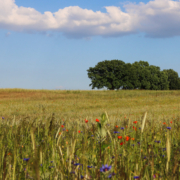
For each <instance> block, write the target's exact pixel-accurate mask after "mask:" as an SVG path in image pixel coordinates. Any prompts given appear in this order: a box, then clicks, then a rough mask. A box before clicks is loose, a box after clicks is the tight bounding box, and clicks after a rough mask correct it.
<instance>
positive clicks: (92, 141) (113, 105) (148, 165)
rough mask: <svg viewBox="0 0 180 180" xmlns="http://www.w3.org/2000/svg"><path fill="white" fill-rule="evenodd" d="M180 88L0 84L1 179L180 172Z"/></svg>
mask: <svg viewBox="0 0 180 180" xmlns="http://www.w3.org/2000/svg"><path fill="white" fill-rule="evenodd" d="M179 102H180V91H149V90H118V91H107V90H104V91H97V90H91V91H80V90H76V91H72V90H52V91H51V90H23V89H0V117H1V118H0V150H1V151H0V176H1V178H2V180H8V179H12V180H16V179H17V180H19V179H37V180H40V179H42V180H45V179H47V180H53V179H57V180H61V179H62V180H63V179H68V180H71V179H72V180H74V179H75V180H78V179H94V180H96V179H97V180H100V179H101V180H103V179H114V180H133V179H141V180H151V179H153V180H157V179H161V180H166V179H167V180H169V179H172V180H178V179H180V177H179V174H180V168H179V165H180V147H179V146H180V135H179V130H180V122H179V105H180V103H179Z"/></svg>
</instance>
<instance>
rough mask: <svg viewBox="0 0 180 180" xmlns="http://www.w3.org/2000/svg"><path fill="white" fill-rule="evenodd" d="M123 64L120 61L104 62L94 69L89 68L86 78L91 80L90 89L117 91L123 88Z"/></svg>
mask: <svg viewBox="0 0 180 180" xmlns="http://www.w3.org/2000/svg"><path fill="white" fill-rule="evenodd" d="M124 66H125V62H123V61H121V60H116V59H115V60H111V61H109V60H105V61H102V62H99V63H98V64H97V65H96V66H95V67H94V68H93V67H90V68H89V69H88V70H87V71H88V77H89V78H90V79H91V81H92V83H91V84H89V86H92V89H94V88H95V87H96V88H98V89H101V88H103V87H107V89H109V90H114V89H119V88H120V87H122V86H123V84H124V82H123V79H122V78H123V77H124Z"/></svg>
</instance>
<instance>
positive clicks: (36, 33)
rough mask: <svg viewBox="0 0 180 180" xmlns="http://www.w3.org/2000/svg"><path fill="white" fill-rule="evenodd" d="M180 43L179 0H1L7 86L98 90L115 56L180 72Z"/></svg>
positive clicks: (3, 83) (0, 41) (0, 47)
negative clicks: (98, 69) (92, 73)
mask: <svg viewBox="0 0 180 180" xmlns="http://www.w3.org/2000/svg"><path fill="white" fill-rule="evenodd" d="M179 44H180V1H179V0H176V1H175V0H153V1H147V0H142V1H140V0H131V1H123V0H98V1H97V0H91V1H89V0H68V1H65V0H63V1H62V0H51V1H50V0H38V1H37V0H0V66H1V78H0V79H1V80H0V88H23V89H49V90H56V89H61V90H91V89H92V86H89V84H91V79H89V78H88V75H87V69H89V67H95V66H96V65H97V63H98V62H100V61H104V60H113V59H118V60H122V61H124V62H125V63H134V62H135V61H140V60H142V61H147V62H148V63H149V64H150V65H155V66H159V67H160V69H161V71H162V70H163V69H173V70H174V71H176V72H177V73H178V74H180V50H179ZM104 89H106V88H104Z"/></svg>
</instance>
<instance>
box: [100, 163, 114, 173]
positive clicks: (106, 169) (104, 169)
mask: <svg viewBox="0 0 180 180" xmlns="http://www.w3.org/2000/svg"><path fill="white" fill-rule="evenodd" d="M111 167H112V166H108V165H107V164H106V165H105V166H104V165H102V167H101V168H100V171H101V172H107V171H109V170H110V169H111Z"/></svg>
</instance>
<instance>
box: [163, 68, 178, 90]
mask: <svg viewBox="0 0 180 180" xmlns="http://www.w3.org/2000/svg"><path fill="white" fill-rule="evenodd" d="M163 72H165V73H166V74H167V76H168V82H169V89H170V90H175V89H180V82H179V77H178V73H177V72H176V71H174V70H173V69H164V70H163Z"/></svg>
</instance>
